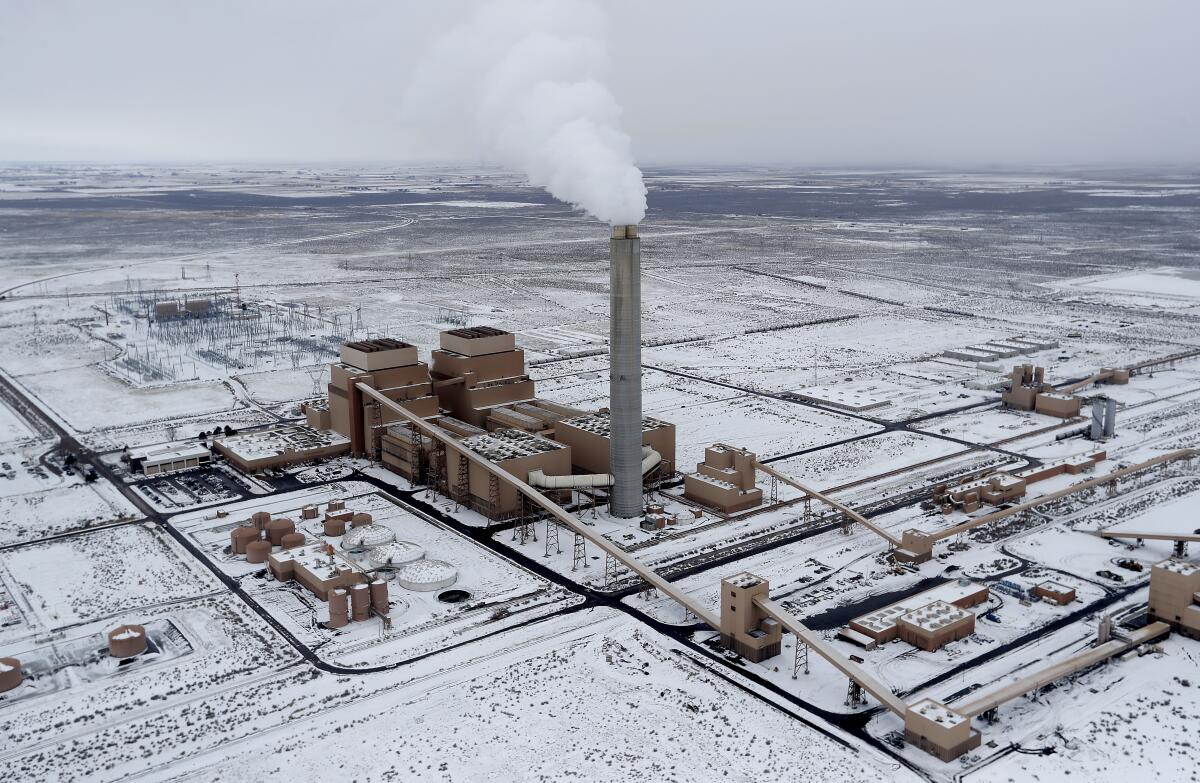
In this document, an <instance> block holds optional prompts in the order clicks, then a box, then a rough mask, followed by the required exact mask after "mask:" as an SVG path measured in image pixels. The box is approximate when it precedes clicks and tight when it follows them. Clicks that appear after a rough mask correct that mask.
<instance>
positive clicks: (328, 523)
mask: <svg viewBox="0 0 1200 783" xmlns="http://www.w3.org/2000/svg"><path fill="white" fill-rule="evenodd" d="M324 532H325V535H327V536H344V535H346V520H344V519H339V518H338V517H331V516H329V515H328V514H326V515H325V530H324Z"/></svg>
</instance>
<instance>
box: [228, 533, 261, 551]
mask: <svg viewBox="0 0 1200 783" xmlns="http://www.w3.org/2000/svg"><path fill="white" fill-rule="evenodd" d="M260 538H262V532H261V531H260V530H259V529H258V528H256V527H235V528H234V529H233V530H231V531H229V548H230V549H231V550H232V551H233V553H234V554H235V555H244V554H246V547H247V546H248V545H249V544H250V543H251V542H252V541H258V540H259V539H260Z"/></svg>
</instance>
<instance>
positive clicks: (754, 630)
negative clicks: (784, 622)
mask: <svg viewBox="0 0 1200 783" xmlns="http://www.w3.org/2000/svg"><path fill="white" fill-rule="evenodd" d="M770 594H771V585H770V584H769V583H768V582H767V580H765V579H763V578H761V577H758V576H755V575H754V574H750V573H741V574H737V575H735V576H731V577H729V578H728V579H722V580H721V628H720V632H721V644H722V645H724V646H725V647H726V648H727V649H730V650H733V651H734V652H736V653H737V654H738V655H740V656H742V657H743V658H746V659H747V660H750V661H753V662H755V663H758V662H759V661H762V660H764V659H766V658H771V657H774V656H776V655H779V650H780V648H781V646H782V644H783V628H782V627H781V626H780V625H779V622H778V621H777V620H775V619H774V618H773V617H771V616H770V615H768V614H767V613H766V612H764V611H763V610H762V609H761V608H759V607H758V606H757V605H756V604H755V603H754V599H755V597H761V598H770Z"/></svg>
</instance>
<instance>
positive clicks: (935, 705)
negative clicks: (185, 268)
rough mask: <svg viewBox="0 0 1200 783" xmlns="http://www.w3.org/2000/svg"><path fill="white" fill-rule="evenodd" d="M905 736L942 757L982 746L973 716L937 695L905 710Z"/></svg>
mask: <svg viewBox="0 0 1200 783" xmlns="http://www.w3.org/2000/svg"><path fill="white" fill-rule="evenodd" d="M904 739H905V740H906V741H908V742H910V743H912V744H913V745H916V746H917V747H918V748H920V749H921V750H923V751H925V752H926V753H929V754H932V755H934V756H937V757H938V758H940V759H941V760H942V761H953V760H954V759H956V758H958V757H959V756H961V755H962V754H964V753H967V752H969V751H972V750H974V749H975V748H977V747H979V744H980V743H981V742H982V741H983V737H982V735H981V734H980V733H979V732H978V731H976V730H974V729H972V728H971V718H970V717H969V716H967V715H962V714H960V713H958V712H955V711H954V710H952V709H950V708H949V707H947V706H946V705H945V704H942V703H941V702H940V701H936V700H934V699H922V700H921V701H919V702H917V703H916V704H913V705H912V706H911V707H909V708H908V710H907V711H906V712H905V714H904Z"/></svg>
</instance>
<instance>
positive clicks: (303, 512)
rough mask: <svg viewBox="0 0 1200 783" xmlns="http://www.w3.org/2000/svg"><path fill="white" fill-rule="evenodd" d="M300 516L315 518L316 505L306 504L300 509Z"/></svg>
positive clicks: (302, 517)
mask: <svg viewBox="0 0 1200 783" xmlns="http://www.w3.org/2000/svg"><path fill="white" fill-rule="evenodd" d="M300 518H301V519H316V518H317V507H316V506H313V505H308V506H305V507H304V508H302V509H300Z"/></svg>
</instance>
